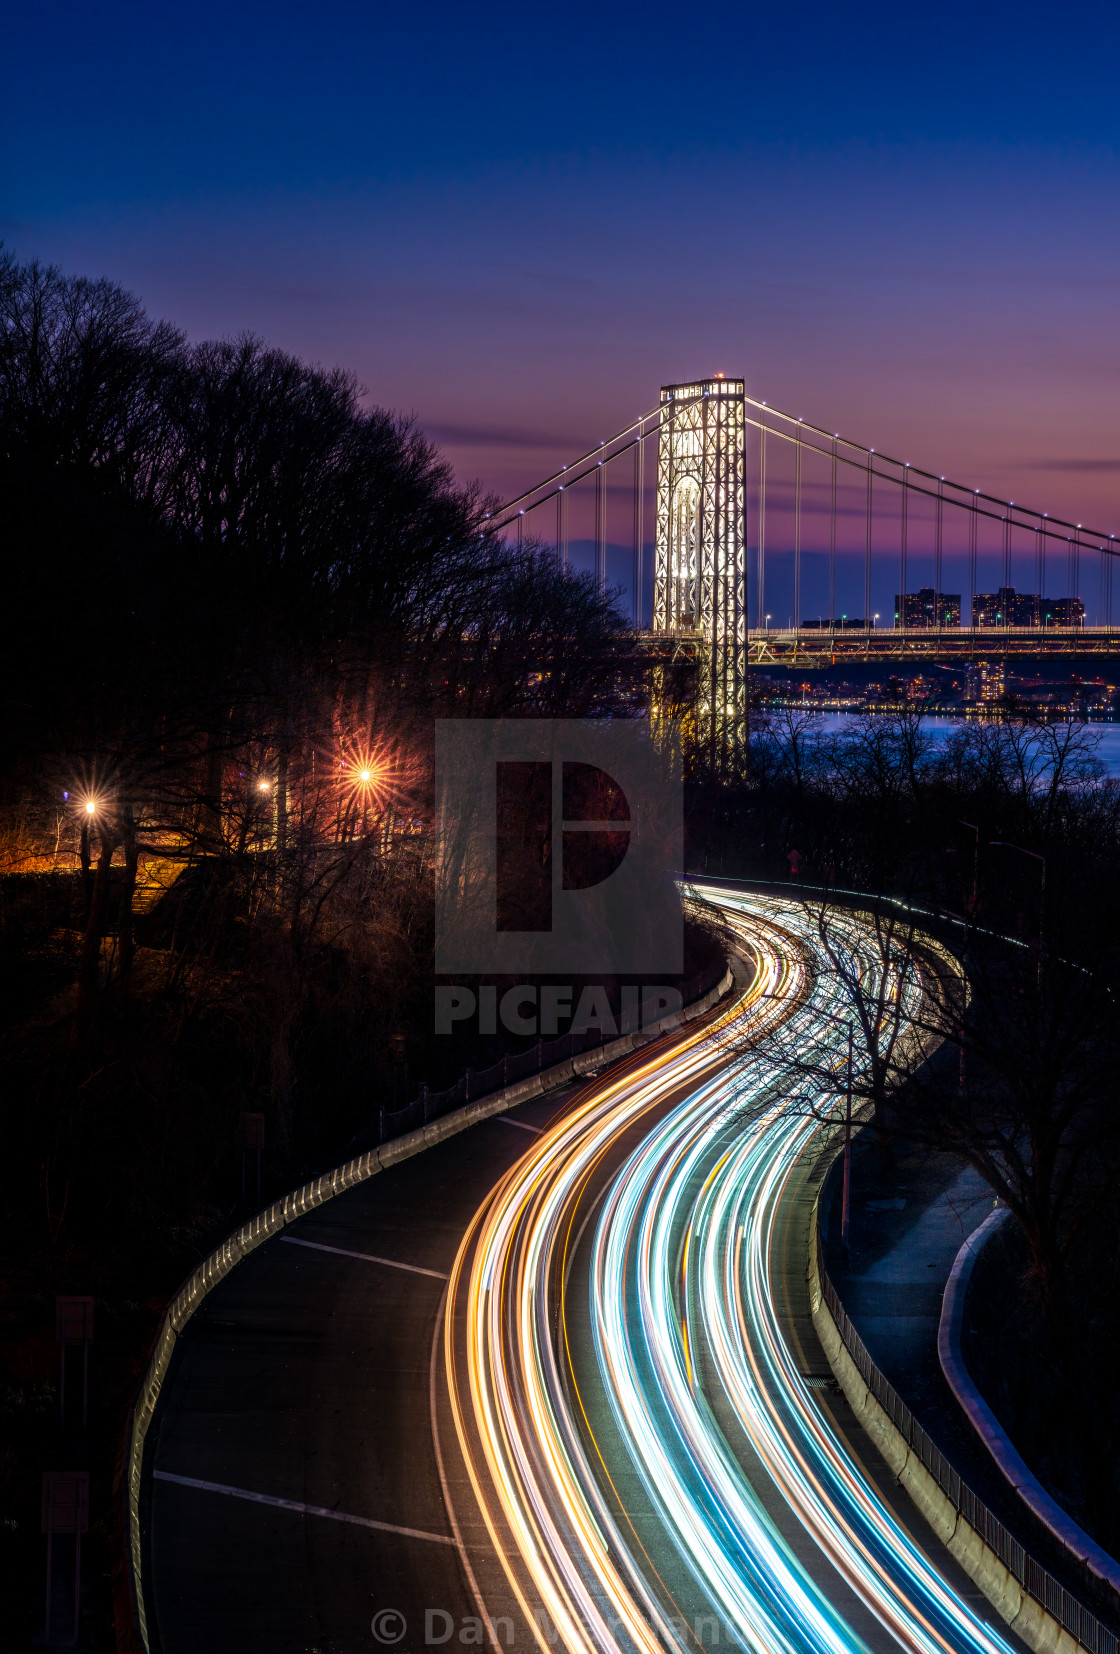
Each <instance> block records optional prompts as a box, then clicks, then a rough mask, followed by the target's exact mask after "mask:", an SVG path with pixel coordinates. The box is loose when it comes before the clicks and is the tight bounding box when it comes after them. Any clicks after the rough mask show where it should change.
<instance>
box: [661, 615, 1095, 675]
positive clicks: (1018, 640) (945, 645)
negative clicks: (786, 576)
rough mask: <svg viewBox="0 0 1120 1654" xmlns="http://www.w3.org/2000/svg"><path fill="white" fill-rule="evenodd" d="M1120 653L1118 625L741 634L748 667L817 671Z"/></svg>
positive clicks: (693, 636)
mask: <svg viewBox="0 0 1120 1654" xmlns="http://www.w3.org/2000/svg"><path fill="white" fill-rule="evenodd" d="M701 641H702V640H701V638H700V635H699V634H698V633H697V632H643V633H642V634H641V645H642V648H643V649H644V650H645V651H646V652H647V653H648V654H650V655H651V656H656V655H658V654H663V653H668V654H672V653H674V652H676V651H678V650H681V651H684V652H686V653H687V652H688V651H689V650H693V649H696V648H698V647H699V645H700V643H701ZM1117 656H1120V627H1115V626H1078V627H1071V626H1041V627H1033V626H1008V627H999V626H942V627H933V626H928V627H916V626H910V627H906V628H898V629H896V628H894V627H887V626H883V627H870V628H869V627H864V626H860V627H853V628H852V629H851V630H841V629H839V628H837V629H836V630H835V631H829V630H828V629H827V628H823V629H822V630H820V631H818V630H817V629H816V628H813V629H809V628H807V627H798V628H795V629H792V630H788V629H787V630H779V629H778V628H776V627H775V628H773V629H770V628H766V627H753V626H752V627H751V629H750V631H749V632H748V634H747V662H748V664H749V665H750V666H756V667H757V666H803V667H805V668H806V670H809V671H812V670H820V669H821V668H822V667H826V666H835V665H837V664H838V663H840V662H843V661H851V662H853V663H855V662H859V661H863V662H866V663H868V664H874V663H876V662H879V661H881V662H883V663H884V664H886V663H888V662H890V661H898V662H907V661H913V662H914V664H915V665H918V664H920V663H921V662H923V661H929V662H932V661H948V662H951V661H960V662H962V663H963V662H965V661H969V660H991V659H996V660H1016V659H1017V660H1041V661H1059V660H1091V659H1096V658H1100V659H1102V660H1104V659H1110V658H1111V659H1115V658H1116V657H1117Z"/></svg>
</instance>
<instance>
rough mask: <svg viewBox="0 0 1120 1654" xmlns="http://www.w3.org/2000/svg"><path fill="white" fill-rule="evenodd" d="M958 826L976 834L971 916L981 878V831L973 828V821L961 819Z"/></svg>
mask: <svg viewBox="0 0 1120 1654" xmlns="http://www.w3.org/2000/svg"><path fill="white" fill-rule="evenodd" d="M958 825H959V826H961V827H967V828H968V830H969V832H970V833H975V834H976V844H975V848H974V849H973V852H972V895H971V896H970V897H969V903H968V911H969V913H970V915H971V914H973V913H975V912H976V885H977V880H978V879H979V876H980V829H979V827H975V826H973V824H972V822H971V821H961V820H960V819H959V817H958Z"/></svg>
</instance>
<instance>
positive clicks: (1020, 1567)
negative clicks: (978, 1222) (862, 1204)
mask: <svg viewBox="0 0 1120 1654" xmlns="http://www.w3.org/2000/svg"><path fill="white" fill-rule="evenodd" d="M818 1211H819V1207H818ZM817 1271H818V1274H819V1277H820V1285H821V1296H822V1297H823V1298H824V1301H825V1303H826V1304H827V1305H828V1308H829V1310H830V1312H831V1314H832V1319H833V1320H834V1321H835V1323H836V1330H837V1332H838V1333H839V1334H840V1338H841V1341H842V1343H843V1345H844V1348H845V1349H846V1350H847V1352H848V1354H849V1355H850V1356H851V1358H852V1360H853V1361H854V1363H855V1365H856V1367H857V1368H858V1370H859V1375H860V1377H861V1378H862V1379H863V1382H864V1383H865V1384H866V1385H867V1388H868V1389H869V1390H870V1392H871V1394H872V1395H873V1396H874V1397H875V1400H876V1401H877V1402H878V1403H879V1406H880V1407H881V1408H882V1409H883V1411H884V1413H886V1414H887V1416H888V1418H889V1419H890V1421H891V1423H892V1424H893V1425H894V1427H895V1429H896V1430H897V1431H898V1433H899V1435H900V1436H901V1437H902V1438H903V1440H904V1441H905V1442H906V1444H907V1446H908V1447H909V1448H910V1450H911V1452H913V1453H915V1454H916V1455H917V1457H918V1458H919V1459H920V1460H921V1462H922V1464H923V1465H924V1466H925V1467H926V1469H927V1470H928V1471H929V1473H930V1475H931V1476H932V1477H933V1479H934V1480H935V1481H936V1483H937V1485H938V1487H939V1488H940V1489H941V1491H942V1493H943V1494H944V1495H945V1497H946V1498H947V1499H948V1500H949V1501H950V1503H951V1504H953V1505H955V1507H956V1509H957V1510H958V1512H959V1513H960V1515H961V1516H962V1517H963V1518H964V1520H965V1521H966V1522H967V1523H968V1525H969V1527H970V1528H972V1529H974V1530H975V1532H976V1533H978V1534H979V1535H980V1538H981V1539H982V1540H983V1541H984V1543H985V1545H987V1546H988V1547H989V1549H991V1550H992V1551H994V1552H995V1554H996V1556H998V1557H999V1559H1000V1561H1001V1562H1002V1563H1003V1565H1004V1567H1005V1568H1006V1569H1007V1570H1008V1572H1009V1573H1010V1574H1012V1575H1013V1576H1014V1578H1015V1579H1017V1580H1018V1582H1019V1584H1020V1585H1021V1586H1022V1587H1023V1590H1024V1591H1025V1592H1026V1593H1027V1595H1028V1596H1030V1597H1033V1598H1034V1600H1035V1601H1036V1602H1037V1603H1039V1604H1040V1605H1041V1606H1042V1607H1043V1608H1044V1609H1045V1610H1046V1612H1047V1613H1048V1614H1050V1615H1051V1616H1052V1617H1053V1618H1054V1619H1056V1620H1057V1621H1058V1622H1059V1624H1060V1625H1063V1626H1064V1627H1065V1629H1066V1630H1067V1631H1068V1632H1069V1634H1070V1636H1071V1637H1075V1638H1076V1639H1077V1641H1078V1642H1079V1643H1080V1644H1081V1646H1082V1647H1083V1648H1087V1649H1088V1650H1089V1651H1090V1654H1117V1650H1118V1644H1120V1639H1118V1638H1117V1636H1116V1633H1115V1632H1113V1631H1110V1630H1109V1629H1108V1627H1107V1626H1106V1625H1102V1623H1101V1621H1100V1620H1099V1619H1098V1618H1097V1616H1096V1615H1095V1614H1094V1613H1093V1612H1092V1611H1091V1610H1090V1609H1088V1608H1086V1607H1085V1606H1084V1604H1083V1603H1081V1602H1079V1601H1078V1599H1077V1597H1075V1596H1073V1595H1072V1593H1071V1592H1069V1591H1067V1590H1066V1588H1065V1586H1064V1585H1062V1584H1060V1583H1059V1582H1058V1580H1056V1579H1055V1578H1054V1576H1053V1574H1051V1573H1048V1572H1047V1570H1046V1569H1045V1568H1044V1567H1043V1566H1042V1564H1041V1563H1040V1562H1037V1561H1036V1560H1035V1558H1034V1557H1033V1556H1031V1554H1030V1552H1029V1551H1028V1550H1027V1549H1026V1547H1025V1546H1024V1545H1022V1544H1021V1543H1020V1541H1019V1540H1018V1539H1016V1538H1015V1536H1014V1535H1013V1534H1010V1533H1008V1531H1007V1529H1006V1528H1005V1527H1004V1525H1003V1523H1002V1522H1001V1521H1000V1520H999V1518H998V1517H997V1516H995V1515H994V1514H993V1513H992V1511H990V1510H989V1509H988V1507H987V1505H986V1504H985V1503H984V1501H983V1500H982V1499H980V1498H979V1497H978V1496H977V1495H976V1494H975V1493H973V1491H972V1489H971V1488H970V1487H969V1485H968V1483H967V1482H964V1481H962V1480H961V1477H960V1474H959V1472H958V1471H956V1470H954V1468H953V1466H952V1465H951V1464H950V1463H949V1461H948V1459H947V1458H946V1457H945V1455H944V1454H943V1453H942V1451H941V1449H940V1448H939V1447H938V1446H937V1443H936V1442H935V1441H933V1440H932V1439H931V1437H930V1436H928V1435H927V1433H926V1432H925V1430H923V1429H922V1426H921V1425H920V1424H919V1423H918V1421H917V1419H916V1418H915V1417H914V1415H913V1413H912V1412H911V1411H910V1409H909V1407H907V1405H906V1403H905V1402H904V1401H903V1399H902V1397H901V1396H900V1395H899V1393H898V1391H897V1390H896V1389H895V1388H894V1386H893V1385H892V1384H890V1383H889V1382H888V1380H887V1379H886V1378H884V1376H883V1374H882V1373H881V1372H880V1371H879V1369H878V1367H877V1366H876V1365H875V1363H874V1361H872V1359H871V1357H870V1355H869V1354H868V1353H867V1346H866V1344H865V1343H864V1342H863V1339H862V1338H861V1337H860V1335H859V1333H858V1332H857V1331H856V1329H855V1327H854V1326H853V1325H852V1323H851V1320H850V1319H849V1317H848V1312H847V1310H846V1309H845V1308H844V1306H843V1304H842V1303H841V1302H840V1299H839V1296H838V1295H837V1292H836V1288H835V1287H834V1286H833V1284H832V1282H831V1280H830V1279H829V1276H828V1271H827V1269H826V1268H825V1266H824V1248H823V1246H822V1244H821V1238H820V1232H819V1230H818V1233H817Z"/></svg>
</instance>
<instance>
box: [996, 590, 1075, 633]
mask: <svg viewBox="0 0 1120 1654" xmlns="http://www.w3.org/2000/svg"><path fill="white" fill-rule="evenodd" d="M972 624H973V625H974V626H1083V625H1084V624H1085V605H1084V603H1082V601H1081V599H1080V598H1079V597H1041V596H1040V595H1039V594H1038V592H1017V591H1016V590H1015V587H1014V586H1001V587H1000V588H999V590H998V591H996V592H977V593H976V594H975V595H974V597H973V599H972Z"/></svg>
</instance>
